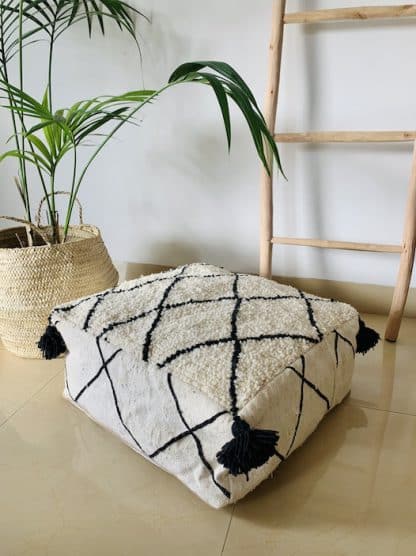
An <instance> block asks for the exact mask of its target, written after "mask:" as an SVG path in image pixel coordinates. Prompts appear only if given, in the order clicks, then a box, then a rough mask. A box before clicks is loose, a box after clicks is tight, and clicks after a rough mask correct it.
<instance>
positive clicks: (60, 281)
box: [0, 217, 118, 359]
mask: <svg viewBox="0 0 416 556" xmlns="http://www.w3.org/2000/svg"><path fill="white" fill-rule="evenodd" d="M12 220H17V219H12ZM30 227H31V228H32V230H33V234H32V235H33V246H30V247H21V245H22V244H23V242H24V241H25V239H26V237H27V232H26V228H25V226H19V227H14V228H7V229H2V230H0V339H1V340H2V342H3V345H4V346H5V348H6V349H8V350H9V351H11V352H13V353H14V354H16V355H18V356H20V357H28V358H36V359H37V358H41V357H42V354H41V352H40V350H39V348H38V346H37V343H38V341H39V338H40V337H41V335H42V334H43V332H44V330H45V327H46V326H47V324H48V316H49V314H50V312H51V309H52V308H53V307H54V306H55V305H59V304H60V303H65V302H67V301H70V300H72V299H77V298H79V297H83V296H87V295H90V294H92V293H96V292H99V291H101V290H105V289H108V288H111V287H113V286H115V285H116V284H117V281H118V273H117V271H116V269H115V268H114V265H113V263H112V261H111V259H110V257H109V254H108V252H107V249H106V247H105V245H104V243H103V240H102V238H101V234H100V231H99V230H98V228H96V227H95V226H90V225H86V224H83V223H82V217H81V224H80V225H79V226H71V227H70V231H69V234H68V237H67V240H66V242H65V243H60V244H51V242H50V239H49V238H50V234H51V230H50V229H49V228H48V227H39V226H33V225H31V226H30Z"/></svg>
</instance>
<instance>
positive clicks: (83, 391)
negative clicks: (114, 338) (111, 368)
mask: <svg viewBox="0 0 416 556" xmlns="http://www.w3.org/2000/svg"><path fill="white" fill-rule="evenodd" d="M121 351H122V350H121V349H118V350H116V351H115V352H114V353H113V354H112V355H111V356H110V357H109V358H108V359H107V360H106V362H105V365H109V364H110V363H111V361H113V359H115V357H116V356H117V355H118V354H119V353H120V352H121ZM104 369H105V366H104V365H101V367H100V368H99V369H98V371H97V372H96V374H95V375H94V376H93V377H92V378H91V379H90V380H89V381H88V382H87V384H85V386H83V387H82V388H81V390H80V391H79V392H78V394H77V395H76V396H75V398H74V401H76V402H77V401H78V400H79V399H80V397H81V396H82V395H83V394H84V393H85V391H86V390H88V388H89V387H90V386H92V385H93V384H94V382H95V381H96V380H97V379H98V378H99V376H100V375H101V373H102V372H103V371H104Z"/></svg>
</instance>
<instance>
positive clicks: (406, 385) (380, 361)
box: [351, 315, 416, 553]
mask: <svg viewBox="0 0 416 556" xmlns="http://www.w3.org/2000/svg"><path fill="white" fill-rule="evenodd" d="M364 318H365V320H366V322H367V323H368V325H369V326H372V327H373V328H374V329H375V330H377V331H378V332H379V334H380V335H381V336H383V334H384V328H385V321H386V319H385V317H383V316H380V315H365V316H364ZM415 378H416V319H406V320H405V321H404V324H403V326H402V328H401V331H400V336H399V339H398V341H397V342H396V343H391V342H382V343H379V345H378V346H377V348H376V349H375V350H373V351H371V352H369V353H368V354H367V355H366V356H365V357H360V356H358V357H357V358H356V365H355V373H354V380H353V386H352V392H351V403H354V404H355V405H359V406H363V407H369V408H375V409H385V410H389V411H395V412H399V413H406V414H411V415H416V383H415ZM415 553H416V551H415Z"/></svg>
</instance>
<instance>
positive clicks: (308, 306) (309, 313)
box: [298, 290, 323, 340]
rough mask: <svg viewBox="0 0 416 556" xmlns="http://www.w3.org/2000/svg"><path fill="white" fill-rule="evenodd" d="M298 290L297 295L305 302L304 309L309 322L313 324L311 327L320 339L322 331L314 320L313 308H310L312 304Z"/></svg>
mask: <svg viewBox="0 0 416 556" xmlns="http://www.w3.org/2000/svg"><path fill="white" fill-rule="evenodd" d="M298 292H299V295H300V296H301V298H302V299H303V300H304V301H305V303H306V309H307V311H308V318H309V322H310V323H311V325H312V326H313V328H314V329H315V330H316V333H317V334H318V338H319V339H320V340H322V338H323V334H322V332H321V331H320V329H319V326H318V324H317V322H316V319H315V315H314V312H313V309H312V304H311V302H310V301H309V299H308V298H307V297H306V295H305V294H304V293H303V292H302V291H301V290H298Z"/></svg>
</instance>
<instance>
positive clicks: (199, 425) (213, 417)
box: [149, 411, 228, 459]
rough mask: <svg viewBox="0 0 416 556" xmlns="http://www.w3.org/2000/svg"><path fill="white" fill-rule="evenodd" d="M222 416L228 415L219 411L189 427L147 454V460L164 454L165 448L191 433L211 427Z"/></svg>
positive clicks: (226, 412)
mask: <svg viewBox="0 0 416 556" xmlns="http://www.w3.org/2000/svg"><path fill="white" fill-rule="evenodd" d="M223 415H228V411H220V412H219V413H216V414H215V415H213V416H212V417H210V418H209V419H206V420H205V421H203V422H202V423H199V424H198V425H195V426H194V427H191V428H190V429H189V430H186V431H184V432H182V433H181V434H178V435H177V436H174V437H173V438H171V439H170V440H168V441H167V442H165V444H163V446H161V447H160V448H158V449H157V450H155V451H154V452H153V453H152V454H149V458H152V459H153V458H155V457H156V456H158V455H159V454H160V453H162V452H164V451H165V450H166V449H167V448H169V447H170V446H172V445H173V444H176V442H179V441H180V440H182V439H183V438H186V437H188V436H190V435H191V434H192V433H193V432H196V431H199V430H201V429H204V428H205V427H207V426H208V425H211V423H214V422H215V421H216V420H217V419H219V417H222V416H223Z"/></svg>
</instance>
